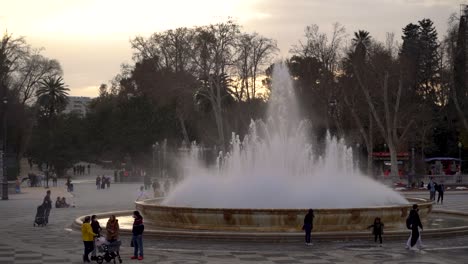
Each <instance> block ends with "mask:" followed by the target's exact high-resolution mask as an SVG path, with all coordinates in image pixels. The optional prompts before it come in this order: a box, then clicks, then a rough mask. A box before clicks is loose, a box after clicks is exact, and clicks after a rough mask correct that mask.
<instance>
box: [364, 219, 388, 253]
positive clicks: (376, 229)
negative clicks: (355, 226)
mask: <svg viewBox="0 0 468 264" xmlns="http://www.w3.org/2000/svg"><path fill="white" fill-rule="evenodd" d="M371 227H372V228H373V229H372V234H373V235H374V241H375V242H376V243H377V237H379V241H380V246H382V234H383V228H384V223H382V222H381V221H380V217H376V218H375V219H374V224H372V225H370V226H369V227H367V228H371Z"/></svg>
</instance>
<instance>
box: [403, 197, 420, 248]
mask: <svg viewBox="0 0 468 264" xmlns="http://www.w3.org/2000/svg"><path fill="white" fill-rule="evenodd" d="M418 211H419V208H418V205H417V204H413V209H412V210H411V211H410V214H409V216H408V219H407V220H406V225H407V227H408V228H409V229H411V234H410V237H409V238H408V241H407V242H406V249H413V248H414V247H417V248H418V249H422V242H421V234H420V232H419V229H421V231H422V230H423V226H422V223H421V219H420V218H419V213H418Z"/></svg>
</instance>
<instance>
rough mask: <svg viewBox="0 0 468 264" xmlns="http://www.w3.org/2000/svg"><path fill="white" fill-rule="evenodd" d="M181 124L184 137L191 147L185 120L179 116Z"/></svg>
mask: <svg viewBox="0 0 468 264" xmlns="http://www.w3.org/2000/svg"><path fill="white" fill-rule="evenodd" d="M178 117H179V122H180V127H181V129H182V135H183V137H184V141H185V142H186V143H187V144H189V145H190V139H189V136H188V133H187V127H186V126H185V120H184V119H183V118H182V117H181V116H180V115H179V116H178Z"/></svg>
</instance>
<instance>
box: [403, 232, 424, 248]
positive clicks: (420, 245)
mask: <svg viewBox="0 0 468 264" xmlns="http://www.w3.org/2000/svg"><path fill="white" fill-rule="evenodd" d="M421 231H422V230H421V229H419V238H418V241H416V244H414V246H413V247H411V237H412V235H413V232H410V236H409V238H408V241H407V242H406V248H408V249H413V248H417V249H422V247H423V245H422V241H421Z"/></svg>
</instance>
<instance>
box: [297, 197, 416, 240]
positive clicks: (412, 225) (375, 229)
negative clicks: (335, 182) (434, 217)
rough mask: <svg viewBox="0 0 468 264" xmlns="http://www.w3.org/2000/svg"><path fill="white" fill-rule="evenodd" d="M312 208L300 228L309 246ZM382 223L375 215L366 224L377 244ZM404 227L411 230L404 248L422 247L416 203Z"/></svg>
mask: <svg viewBox="0 0 468 264" xmlns="http://www.w3.org/2000/svg"><path fill="white" fill-rule="evenodd" d="M314 218H315V215H314V210H312V209H309V211H308V212H307V214H306V215H305V217H304V224H303V226H302V230H304V232H305V244H306V245H307V246H311V245H312V243H311V233H312V229H313V227H314V226H313V223H314ZM384 226H385V225H384V223H383V222H382V220H381V218H380V217H376V218H375V219H374V223H373V224H371V225H370V226H368V227H367V228H368V229H369V228H372V234H373V235H374V242H375V243H377V240H378V241H379V246H382V242H383V239H382V235H383V233H384ZM406 227H407V228H408V229H410V230H411V234H410V237H409V238H408V241H407V242H406V249H415V248H417V249H422V242H421V233H420V231H422V230H423V226H422V223H421V219H420V218H419V208H418V205H417V204H414V205H413V207H412V209H411V211H410V213H409V216H408V218H407V219H406Z"/></svg>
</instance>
